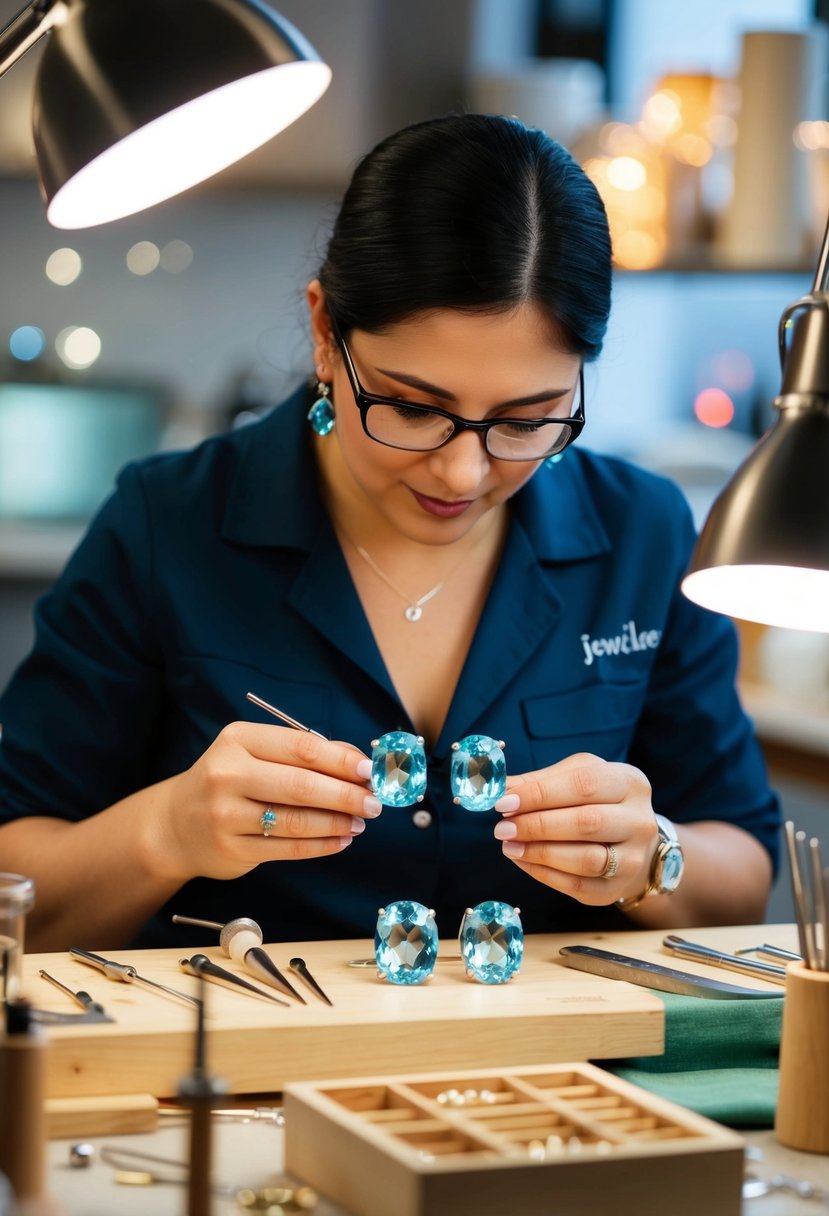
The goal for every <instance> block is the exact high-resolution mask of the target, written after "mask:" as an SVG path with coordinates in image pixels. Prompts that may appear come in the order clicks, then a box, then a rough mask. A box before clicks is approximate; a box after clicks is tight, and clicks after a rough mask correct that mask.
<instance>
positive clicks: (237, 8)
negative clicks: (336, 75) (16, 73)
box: [0, 0, 331, 228]
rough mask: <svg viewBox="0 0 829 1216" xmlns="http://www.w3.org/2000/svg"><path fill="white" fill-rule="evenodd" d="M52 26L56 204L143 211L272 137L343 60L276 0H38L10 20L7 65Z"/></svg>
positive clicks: (84, 211)
mask: <svg viewBox="0 0 829 1216" xmlns="http://www.w3.org/2000/svg"><path fill="white" fill-rule="evenodd" d="M47 34H48V35H49V38H48V41H47V43H46V46H45V48H44V53H43V58H42V60H41V63H40V65H39V70H38V74H37V80H36V84H35V99H34V112H33V129H34V141H35V151H36V153H37V161H38V167H39V171H40V183H41V189H42V193H43V195H44V198H45V201H46V215H47V218H48V220H49V222H50V223H51V224H53V225H54V226H55V227H56V228H86V227H89V226H91V225H93V224H103V223H107V222H109V221H110V220H116V219H120V218H121V217H122V216H125V215H132V214H133V213H135V212H136V211H141V210H143V209H144V208H145V207H150V206H152V205H154V204H155V203H159V202H161V201H162V200H164V199H167V198H170V197H172V196H173V195H174V194H178V193H180V192H181V191H182V190H186V189H187V188H188V187H190V186H194V185H195V184H196V183H197V182H201V181H204V180H205V178H208V177H210V176H212V175H213V174H214V173H217V172H218V171H219V170H220V169H224V168H226V166H227V165H230V164H232V163H233V162H234V161H236V160H239V159H240V157H242V156H245V155H246V154H247V153H248V152H252V151H253V149H254V148H258V147H259V146H260V145H261V144H263V143H265V142H266V141H267V140H268V139H270V138H271V137H272V136H274V135H276V134H278V132H279V131H281V130H283V129H284V128H285V127H287V126H289V125H290V123H292V122H293V121H294V120H295V119H297V118H299V116H300V115H301V114H303V113H304V112H305V110H307V109H308V108H309V107H310V106H312V105H313V104H314V102H315V101H316V100H317V99H318V98H319V97H320V96H321V95H322V93H324V91H325V89H326V88H327V87H328V84H329V82H330V80H331V69H330V68H329V67H328V65H327V64H325V63H323V62H322V61H321V60H320V59H319V56H318V55H317V53H316V52H315V51H314V49H313V47H311V46H310V44H309V43H308V42H306V41H305V39H304V38H303V37H302V35H301V34H300V33H299V32H298V31H297V30H296V29H294V27H293V26H292V25H291V24H290V23H289V22H287V21H286V20H285V19H284V18H283V17H281V16H280V15H279V14H277V13H276V12H274V11H273V10H272V9H270V8H269V7H268V6H267V4H266V3H265V2H264V0H30V3H28V4H27V5H26V7H25V8H24V9H22V10H21V11H20V12H19V13H18V14H17V16H16V17H15V18H14V19H13V20H12V21H11V22H10V23H9V24H8V25H7V26H6V27H5V29H3V30H0V74H2V73H3V72H5V71H6V70H7V69H8V68H9V67H11V66H12V64H14V63H15V62H16V61H17V60H18V59H19V58H20V57H21V56H22V55H24V54H25V53H26V51H28V50H29V49H30V48H31V47H32V46H34V44H35V43H36V42H38V41H39V40H40V39H41V38H42V37H44V36H45V35H47Z"/></svg>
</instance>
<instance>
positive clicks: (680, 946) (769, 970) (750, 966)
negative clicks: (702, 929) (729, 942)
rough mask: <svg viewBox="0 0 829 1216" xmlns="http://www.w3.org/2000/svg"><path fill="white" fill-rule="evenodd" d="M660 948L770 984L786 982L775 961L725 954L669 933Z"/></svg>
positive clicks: (781, 970) (782, 969) (783, 969)
mask: <svg viewBox="0 0 829 1216" xmlns="http://www.w3.org/2000/svg"><path fill="white" fill-rule="evenodd" d="M662 949H663V950H667V952H668V953H669V954H675V955H676V956H677V957H678V958H690V959H694V960H695V961H697V962H700V963H708V964H709V965H710V966H712V967H725V968H727V969H728V970H729V971H742V972H743V974H744V975H753V976H756V977H757V979H760V980H768V981H769V983H772V984H785V983H786V968H785V967H781V966H779V964H775V963H763V962H760V960H759V959H751V958H744V957H741V956H740V955H738V954H726V953H725V952H724V951H722V950H715V949H713V947H711V946H703V945H701V944H700V943H699V942H689V941H686V940H685V938H684V937H677V935H676V934H675V933H669V934H668V936H667V937H663V939H662Z"/></svg>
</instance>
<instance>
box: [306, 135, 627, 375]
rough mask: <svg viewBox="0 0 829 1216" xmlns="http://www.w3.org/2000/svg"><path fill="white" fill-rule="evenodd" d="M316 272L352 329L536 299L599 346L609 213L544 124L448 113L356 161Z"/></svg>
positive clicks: (574, 338) (580, 338)
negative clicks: (437, 311)
mask: <svg viewBox="0 0 829 1216" xmlns="http://www.w3.org/2000/svg"><path fill="white" fill-rule="evenodd" d="M319 278H320V282H321V283H322V286H323V289H324V290H325V294H326V299H327V301H328V305H329V308H330V311H331V313H332V314H333V316H334V317H335V318H336V320H337V323H338V325H339V328H340V330H341V332H342V333H343V334H344V335H347V334H348V333H349V332H350V331H351V330H352V329H363V330H367V331H369V332H372V333H378V332H381V331H382V330H383V329H384V328H385V327H386V326H388V325H393V324H395V323H396V322H398V321H403V320H405V319H406V318H408V317H412V316H414V315H416V314H418V313H422V312H427V311H430V310H433V309H439V308H454V309H458V310H459V311H463V312H487V313H498V312H504V311H508V310H510V309H511V308H515V307H517V306H519V305H521V304H523V303H528V302H531V303H534V304H537V305H538V306H540V307H541V308H542V309H543V311H544V312H545V314H546V315H547V317H548V318H549V319H550V320H551V321H553V322H554V323H555V324H556V326H557V327H558V329H559V330H560V331H563V335H564V340H565V342H566V343H567V345H568V346H569V348H570V349H572V351H573V352H574V353H577V354H579V355H581V356H582V357H583V358H585V359H587V360H589V359H594V358H595V357H596V356H597V355H598V354H599V351H600V350H601V346H602V340H603V338H604V334H605V330H606V328H607V318H608V313H609V311H610V287H611V248H610V234H609V231H608V225H607V216H606V215H605V210H604V205H603V203H602V201H601V198H600V197H599V194H598V191H597V190H596V188H595V186H594V185H593V183H592V182H591V181H590V179H589V178H588V177H587V175H586V173H585V172H584V171H583V170H582V169H581V168H580V166H579V165H578V164H577V163H576V161H575V160H574V159H573V157H572V156H571V155H570V153H569V152H568V151H567V150H566V149H565V148H563V147H562V146H561V144H559V143H557V142H556V141H555V140H554V139H551V138H550V136H549V135H547V134H546V133H545V132H544V131H540V130H536V129H533V128H529V127H525V126H524V125H523V123H520V122H519V121H518V120H517V119H515V118H506V117H503V116H500V115H488V114H456V115H450V116H448V117H444V118H438V119H432V120H429V121H426V122H420V123H415V124H414V125H412V126H409V127H404V128H403V130H402V131H398V132H397V133H396V134H395V135H391V136H389V137H388V138H387V139H385V140H383V142H382V143H380V144H378V145H377V147H376V148H374V150H373V151H372V152H369V153H368V155H367V156H365V157H364V158H363V159H362V160H361V161H360V163H359V164H358V166H357V168H356V170H355V172H354V176H353V178H352V180H351V184H350V185H349V187H348V189H347V191H346V193H345V196H344V198H343V201H342V205H341V208H340V212H339V215H338V217H337V220H336V222H335V225H334V231H333V234H332V237H331V241H330V244H329V247H328V252H327V255H326V258H325V262H324V264H323V266H322V269H321V270H320V272H319Z"/></svg>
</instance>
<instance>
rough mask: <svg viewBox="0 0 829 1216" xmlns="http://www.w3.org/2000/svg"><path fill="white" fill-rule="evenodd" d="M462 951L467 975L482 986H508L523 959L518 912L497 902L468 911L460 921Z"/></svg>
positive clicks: (487, 902) (522, 935)
mask: <svg viewBox="0 0 829 1216" xmlns="http://www.w3.org/2000/svg"><path fill="white" fill-rule="evenodd" d="M460 950H461V957H462V958H463V961H464V966H465V967H466V974H467V975H471V976H474V977H475V979H476V980H479V981H480V982H481V983H482V984H505V983H506V982H507V980H510V979H512V977H513V976H514V975H517V974H518V972H519V970H520V968H521V960H522V958H523V957H524V930H523V928H522V926H521V917H520V916H519V915H518V910H517V909H516V908H513V907H511V906H510V905H509V904H504V903H501V902H500V900H497V899H491V900H487V901H486V902H485V903H482V904H478V905H477V907H475V908H469V909H468V910H467V911H466V913H465V914H464V918H463V920H462V921H461V931H460Z"/></svg>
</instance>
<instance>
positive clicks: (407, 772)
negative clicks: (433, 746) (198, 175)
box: [371, 730, 426, 806]
mask: <svg viewBox="0 0 829 1216" xmlns="http://www.w3.org/2000/svg"><path fill="white" fill-rule="evenodd" d="M371 788H372V790H373V791H374V793H375V794H376V796H377V797H378V798H379V799H380V801H381V802H382V804H383V806H411V805H412V803H413V802H422V801H423V795H424V794H425V793H426V752H425V751H424V750H423V736H422V735H412V734H410V733H409V731H407V730H392V731H389V732H388V734H386V735H381V736H380V738H379V739H372V741H371Z"/></svg>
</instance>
